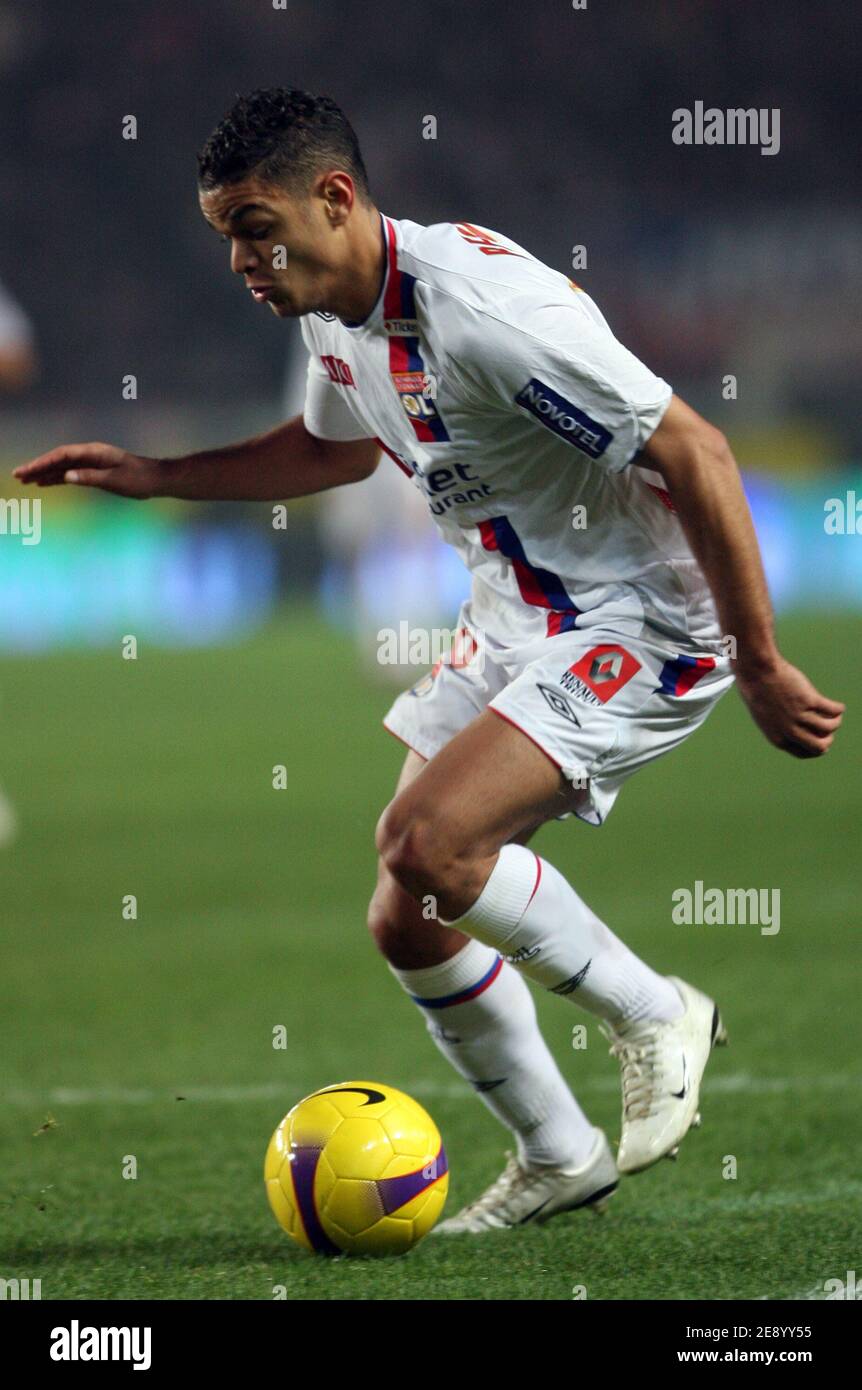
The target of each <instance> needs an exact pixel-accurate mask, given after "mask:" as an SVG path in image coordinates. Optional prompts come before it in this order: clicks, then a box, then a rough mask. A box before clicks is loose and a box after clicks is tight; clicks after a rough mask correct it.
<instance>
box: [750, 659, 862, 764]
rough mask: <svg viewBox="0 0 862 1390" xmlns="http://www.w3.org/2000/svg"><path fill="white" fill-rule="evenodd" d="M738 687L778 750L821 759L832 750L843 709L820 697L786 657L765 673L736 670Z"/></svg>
mask: <svg viewBox="0 0 862 1390" xmlns="http://www.w3.org/2000/svg"><path fill="white" fill-rule="evenodd" d="M736 684H737V687H738V689H739V693H740V695H741V696H742V698H743V700H744V701H745V703H746V704H747V706H748V710H749V713H750V715H751V717H752V719H753V720H754V722H755V724H756V725H757V726H758V728H759V729H760V730H761V732H762V733H764V734H765V735H766V737H767V738H768V739H769V742H770V743H773V744H774V745H775V747H776V748H781V749H783V750H784V752H785V753H791V754H792V755H793V757H794V758H819V757H821V756H822V755H823V754H824V753H827V752H828V751H829V749H830V748H831V747H832V741H833V739H834V737H835V734H836V732H837V730H838V728H839V726H840V724H841V717H842V715H843V714H844V708H845V707H844V705H842V704H840V703H839V701H838V700H830V699H828V697H827V696H826V695H821V694H820V691H819V690H817V688H816V687H815V686H813V685H812V684H811V681H810V680H809V679H808V677H807V676H806V675H805V674H804V673H803V672H802V671H799V670H797V668H796V667H795V666H791V664H790V662H789V661H785V660H784V658H783V657H780V658H779V660H778V663H777V665H776V666H774V667H773V668H772V669H770V670H768V671H766V672H763V671H758V672H757V673H749V672H746V671H745V669H744V668H743V669H740V668H739V666H737V670H736Z"/></svg>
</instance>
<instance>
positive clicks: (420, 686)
mask: <svg viewBox="0 0 862 1390" xmlns="http://www.w3.org/2000/svg"><path fill="white" fill-rule="evenodd" d="M732 684H733V674H732V672H731V669H730V660H729V658H728V657H727V656H725V655H716V653H715V650H713V651H712V652H709V651H702V652H698V651H696V650H692V649H691V648H689V650H687V651H683V650H675V649H674V646H673V644H672V640H669V639H664V638H659V637H658V636H657V635H656V636H655V637H653V636H652V635H651V634H644V633H643V632H642V633H641V634H639V635H638V636H637V637H628V636H625V637H621V636H619V635H618V634H615V633H614V632H613V631H610V630H608V629H604V628H590V629H585V630H577V629H573V630H572V631H570V632H561V633H558V634H557V635H556V636H552V637H543V638H540V639H536V638H532V639H531V640H529V641H527V642H524V643H522V644H520V645H518V644H517V641H516V643H515V644H514V645H505V644H503V643H501V642H499V641H497V640H495V639H494V638H493V637H491V636H490V635H489V634H488V633H487V631H484V632H481V633H480V632H479V629H478V628H477V626H476V625H475V624H473V623H472V621H471V615H470V601H469V600H468V601H467V602H466V603H465V604H464V605H463V606H462V608H461V612H460V614H459V617H458V631H457V637H456V640H455V641H454V642H453V644H452V650H451V651H450V652H449V653H447V656H446V657H444V658H443V660H442V661H438V662H437V664H436V666H435V667H434V668H433V670H432V671H430V672H429V673H428V674H427V675H426V676H424V677H423V678H422V679H421V680H420V681H419V682H418V683H417V684H416V685H414V686H413V687H412V688H411V689H410V690H406V691H404V692H403V693H402V694H401V695H399V696H398V697H397V699H396V700H395V703H394V704H393V705H392V707H391V709H390V710H389V712H388V714H387V715H386V716H385V718H384V720H383V724H384V727H385V728H387V729H388V730H389V732H390V733H392V734H395V736H396V737H397V738H399V739H401V741H402V742H403V743H406V744H407V746H408V747H409V748H412V749H414V750H415V752H417V753H419V754H420V755H421V756H422V757H423V758H433V757H434V754H435V753H438V752H439V751H440V749H441V748H443V747H444V746H445V744H447V743H448V742H449V740H450V739H452V738H454V736H455V735H456V734H457V733H460V731H461V730H462V729H464V728H466V726H467V725H468V724H469V723H470V722H471V721H472V720H473V719H475V718H476V716H477V715H479V714H481V713H482V711H483V710H485V709H491V710H494V711H495V713H496V714H498V715H499V716H500V717H501V718H503V719H506V720H508V721H509V723H510V724H513V725H514V726H515V727H516V728H517V729H520V730H521V732H522V733H524V734H526V736H527V737H528V738H530V739H532V741H533V743H535V744H536V745H537V746H538V747H539V748H541V750H542V752H543V753H545V754H546V755H547V757H549V758H550V759H551V760H552V762H555V763H556V764H557V766H558V767H559V768H560V771H561V772H562V774H563V776H564V777H566V778H567V779H568V780H569V781H570V782H571V783H572V787H573V790H574V792H575V800H574V802H573V812H570V813H568V814H574V815H576V816H578V817H579V818H580V819H581V820H584V821H586V822H587V823H588V824H590V825H601V824H602V823H603V822H604V820H605V818H606V816H607V815H608V813H609V812H610V810H611V807H612V806H613V804H614V802H615V800H616V798H617V794H618V793H619V791H620V788H621V787H622V785H623V783H624V782H625V781H626V779H627V778H628V777H630V776H631V775H632V773H634V772H637V771H638V769H639V768H642V767H645V766H646V765H647V763H650V762H652V761H653V759H654V758H658V757H659V756H660V755H661V754H662V753H667V752H669V750H670V749H671V748H675V747H676V746H677V744H679V743H682V741H683V740H684V739H686V738H687V737H688V736H689V734H691V733H693V732H694V730H695V729H697V728H698V727H699V726H700V725H701V724H702V723H703V721H704V720H705V719H706V717H707V715H708V714H709V713H710V712H711V710H712V709H713V708H714V707H715V705H716V704H717V702H718V700H719V699H720V698H721V696H722V695H723V694H724V693H725V691H727V690H729V688H730V686H731V685H732ZM565 818H566V817H559V819H565Z"/></svg>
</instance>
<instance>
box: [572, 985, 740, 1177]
mask: <svg viewBox="0 0 862 1390" xmlns="http://www.w3.org/2000/svg"><path fill="white" fill-rule="evenodd" d="M668 979H669V980H670V982H671V984H672V985H675V986H676V988H677V990H678V991H679V993H680V995H681V996H682V1001H683V1003H684V1004H685V1012H684V1013H683V1015H682V1016H681V1017H680V1018H677V1019H673V1020H672V1021H671V1022H669V1023H664V1022H657V1021H656V1020H654V1019H652V1020H651V1019H642V1020H641V1021H640V1022H639V1023H632V1024H629V1025H628V1026H625V1025H623V1026H621V1027H617V1028H612V1027H611V1026H610V1025H609V1024H604V1023H603V1024H600V1025H599V1027H600V1028H601V1031H602V1032H603V1033H604V1035H605V1037H606V1038H609V1039H610V1042H611V1048H610V1050H611V1053H612V1055H613V1056H615V1057H617V1058H618V1059H619V1062H620V1066H621V1068H622V1082H623V1118H622V1134H621V1137H620V1147H619V1151H618V1153H617V1166H618V1168H619V1171H620V1172H621V1173H640V1172H641V1171H642V1170H643V1169H644V1168H649V1167H650V1166H651V1164H653V1163H657V1162H658V1160H659V1159H660V1158H665V1157H667V1158H676V1156H677V1153H678V1152H679V1146H680V1143H681V1142H682V1140H683V1139H684V1138H685V1136H686V1134H687V1133H688V1131H689V1129H691V1128H692V1126H694V1127H696V1126H697V1125H699V1124H700V1114H699V1112H698V1100H699V1097H700V1083H701V1078H702V1077H703V1073H704V1069H705V1067H706V1064H707V1061H708V1060H709V1054H710V1052H711V1050H712V1048H713V1047H719V1046H722V1045H723V1044H725V1043H726V1042H727V1033H726V1031H725V1028H724V1024H723V1023H722V1021H721V1015H720V1014H719V1012H718V1008H717V1006H716V1005H715V1004H714V1003H713V1001H712V1000H711V999H709V998H707V996H706V995H705V994H701V992H700V990H697V989H694V988H693V986H692V985H689V984H686V982H685V980H678V979H676V978H675V977H674V976H672V975H671V976H668Z"/></svg>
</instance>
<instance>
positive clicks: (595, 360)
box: [450, 294, 673, 473]
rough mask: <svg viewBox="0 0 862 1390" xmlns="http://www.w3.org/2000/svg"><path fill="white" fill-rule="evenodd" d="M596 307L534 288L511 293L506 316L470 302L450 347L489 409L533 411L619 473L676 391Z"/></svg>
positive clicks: (542, 424) (541, 424)
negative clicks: (624, 342)
mask: <svg viewBox="0 0 862 1390" xmlns="http://www.w3.org/2000/svg"><path fill="white" fill-rule="evenodd" d="M590 303H591V301H590ZM592 307H593V309H594V306H592ZM594 313H595V316H594V315H593V312H591V311H590V310H587V309H586V308H584V307H582V306H581V305H578V304H576V303H575V304H572V305H571V306H569V305H566V304H561V303H548V297H547V295H545V296H544V297H541V296H540V295H536V294H532V295H529V296H520V297H518V298H517V299H515V300H511V301H509V303H508V304H507V305H506V311H505V314H504V315H499V316H497V315H493V316H492V315H490V314H487V313H484V312H482V311H481V310H478V311H477V310H470V311H468V312H467V314H466V316H465V318H464V321H463V322H462V323H461V324H460V325H459V331H457V332H456V333H455V334H454V335H453V339H454V342H453V349H454V350H453V351H452V352H451V354H450V355H451V358H452V361H453V365H454V366H455V369H456V371H460V372H461V373H462V374H463V376H464V378H465V379H466V383H467V385H468V388H471V389H472V391H473V392H474V393H475V394H477V395H478V398H479V402H480V403H481V404H482V405H484V406H485V407H486V408H490V409H495V410H502V411H509V412H513V413H516V414H520V415H524V416H527V417H528V418H531V419H532V420H533V421H534V422H535V424H536V427H537V428H543V429H546V430H550V431H552V432H553V433H554V434H556V435H557V436H558V438H560V439H562V440H563V441H564V442H565V443H566V444H568V445H570V446H571V448H572V452H573V456H574V457H577V456H578V454H580V455H581V457H585V458H588V459H592V460H595V461H596V462H597V463H598V464H599V465H600V466H601V467H603V468H606V469H607V470H608V472H611V473H618V472H620V471H621V470H622V469H623V468H625V467H626V466H627V465H628V464H629V463H631V462H632V460H633V459H634V458H635V457H636V456H637V454H638V453H640V451H641V449H642V448H643V446H644V445H645V444H646V442H647V440H648V439H649V437H650V435H651V434H652V433H653V431H654V430H655V429H656V427H657V426H658V424H659V423H660V421H661V418H662V416H663V415H664V412H665V410H666V409H667V406H668V404H669V403H670V399H671V396H672V394H673V392H672V388H671V387H670V386H669V385H668V383H667V382H666V381H663V380H662V378H661V377H658V376H656V375H655V374H654V373H653V372H651V371H650V369H649V368H648V367H646V366H644V364H643V362H641V361H639V359H638V358H637V357H635V355H634V353H632V352H629V350H628V349H627V348H625V347H623V345H622V343H620V342H618V340H617V339H616V338H615V337H614V336H613V334H612V333H611V330H610V328H609V327H608V326H607V324H606V323H605V322H604V320H603V319H602V318H601V315H600V314H599V313H598V310H594Z"/></svg>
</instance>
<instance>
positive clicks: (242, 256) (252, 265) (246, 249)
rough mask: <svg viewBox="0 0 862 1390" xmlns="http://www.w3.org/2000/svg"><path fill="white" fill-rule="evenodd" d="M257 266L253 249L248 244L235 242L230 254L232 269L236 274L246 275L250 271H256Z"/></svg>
mask: <svg viewBox="0 0 862 1390" xmlns="http://www.w3.org/2000/svg"><path fill="white" fill-rule="evenodd" d="M257 264H258V261H257V256H256V255H255V254H254V251H253V249H252V247H251V246H250V245H249V244H248V243H247V242H245V243H243V242H241V241H235V242H234V244H233V246H232V247H231V253H230V268H231V270H232V271H233V272H234V274H236V275H246V274H247V273H248V272H249V271H250V270H254V269H256V267H257Z"/></svg>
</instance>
